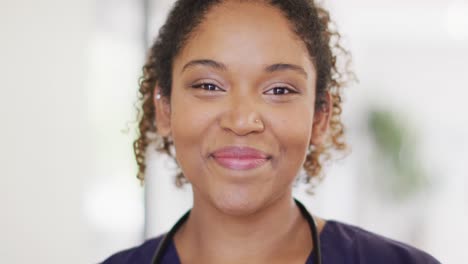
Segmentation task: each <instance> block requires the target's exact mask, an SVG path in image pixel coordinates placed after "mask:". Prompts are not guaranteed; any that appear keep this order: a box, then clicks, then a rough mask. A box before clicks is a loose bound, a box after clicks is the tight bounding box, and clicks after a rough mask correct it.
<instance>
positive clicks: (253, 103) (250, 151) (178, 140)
mask: <svg viewBox="0 0 468 264" xmlns="http://www.w3.org/2000/svg"><path fill="white" fill-rule="evenodd" d="M172 76H173V83H172V96H171V101H170V107H168V106H167V105H166V106H165V105H164V104H165V103H164V100H155V101H156V107H157V109H156V111H157V113H158V114H157V115H158V116H157V120H158V123H157V125H158V129H159V131H166V132H165V133H166V134H170V135H171V136H172V138H173V140H174V144H175V148H176V157H177V161H178V163H179V165H180V166H181V168H182V171H183V173H184V174H185V176H186V177H187V178H188V180H189V181H190V182H191V183H192V186H193V191H194V195H195V196H194V197H195V205H197V203H208V204H209V205H211V206H215V207H216V208H217V209H219V210H221V211H223V212H225V213H228V214H232V215H240V214H248V213H252V212H255V211H256V210H258V209H260V208H262V207H265V206H267V205H268V204H270V203H272V202H273V201H275V200H277V199H279V198H281V197H284V198H286V197H287V198H288V199H289V198H290V193H291V186H292V183H293V181H294V179H295V177H296V175H297V174H298V172H299V170H300V168H301V166H302V164H303V162H304V159H305V156H306V151H307V148H308V146H309V144H310V143H311V142H313V140H314V138H318V137H320V135H318V134H319V133H320V132H319V131H323V129H322V128H323V127H324V126H326V122H323V120H324V119H325V118H326V117H323V116H326V115H325V114H320V115H317V116H315V118H314V101H315V81H316V74H315V69H314V66H313V64H312V63H311V61H310V58H309V54H308V52H307V50H306V47H305V45H304V43H303V42H302V41H301V40H300V39H299V38H298V37H296V35H295V34H294V33H293V31H292V30H291V27H290V24H289V23H288V21H287V19H286V18H284V17H283V15H282V14H281V13H280V11H279V10H277V9H275V8H273V7H270V6H266V5H263V4H255V3H247V2H243V3H240V2H238V1H227V2H225V3H223V4H221V5H219V6H216V7H214V8H213V9H211V10H210V12H209V13H208V14H207V16H206V17H205V19H204V21H203V22H202V23H201V24H200V25H199V26H198V27H197V29H196V31H195V32H194V34H192V35H191V38H190V39H189V40H188V42H187V44H186V46H185V47H184V48H183V50H182V51H181V52H180V54H179V55H178V56H177V57H176V59H175V61H174V67H173V71H172ZM169 108H170V109H169ZM314 121H315V122H314ZM314 123H315V124H316V125H317V126H320V127H319V128H316V127H314ZM313 127H314V128H313ZM313 131H314V132H313Z"/></svg>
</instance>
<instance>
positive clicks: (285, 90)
mask: <svg viewBox="0 0 468 264" xmlns="http://www.w3.org/2000/svg"><path fill="white" fill-rule="evenodd" d="M208 87H210V88H208ZM192 88H194V89H202V90H206V91H207V92H216V91H225V90H223V89H221V88H219V86H218V85H216V84H212V83H200V84H194V85H192ZM207 88H208V89H207ZM212 88H214V89H212ZM278 89H281V90H282V91H283V93H279V94H275V93H274V92H273V94H272V95H288V94H297V93H298V92H297V91H295V90H294V89H292V88H289V87H286V86H277V87H273V88H271V89H269V90H268V91H266V92H269V91H275V90H276V91H277V90H278ZM267 94H270V93H267Z"/></svg>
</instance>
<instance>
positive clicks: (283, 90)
mask: <svg viewBox="0 0 468 264" xmlns="http://www.w3.org/2000/svg"><path fill="white" fill-rule="evenodd" d="M293 93H297V92H296V91H294V90H293V89H291V88H288V87H275V88H272V89H270V90H268V91H267V92H266V94H272V95H286V94H293Z"/></svg>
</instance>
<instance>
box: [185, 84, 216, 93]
mask: <svg viewBox="0 0 468 264" xmlns="http://www.w3.org/2000/svg"><path fill="white" fill-rule="evenodd" d="M192 88H195V89H202V90H206V91H210V92H214V91H224V90H223V89H221V88H219V86H217V85H216V84H212V83H199V84H194V85H192Z"/></svg>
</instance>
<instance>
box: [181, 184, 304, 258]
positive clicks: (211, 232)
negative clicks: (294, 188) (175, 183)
mask: <svg viewBox="0 0 468 264" xmlns="http://www.w3.org/2000/svg"><path fill="white" fill-rule="evenodd" d="M195 198H196V197H195ZM194 201H200V199H194ZM309 230H310V229H309V226H308V224H307V221H306V220H305V219H304V218H303V217H302V215H301V213H300V211H299V209H298V208H297V206H296V204H295V202H294V200H293V199H292V196H291V194H290V193H289V194H288V195H285V196H284V197H281V198H279V199H277V200H275V201H274V202H272V203H271V204H269V205H268V206H266V207H265V208H262V209H261V210H259V211H257V212H254V213H251V214H248V215H240V216H239V215H235V216H233V215H228V214H225V213H223V212H221V211H220V210H218V209H217V208H215V207H214V206H210V204H209V203H202V202H198V203H197V202H195V203H194V207H193V209H192V211H191V213H190V217H189V219H188V220H187V223H186V224H185V225H184V226H183V227H182V228H181V229H180V231H179V232H178V233H177V234H176V235H175V237H174V240H175V244H176V247H177V250H178V252H179V256H180V257H181V261H182V263H228V262H227V260H229V262H232V263H276V262H279V263H292V262H291V260H292V259H295V258H299V259H300V260H301V261H302V263H303V262H304V261H305V259H307V256H308V255H309V253H310V250H311V249H312V239H311V237H310V231H309ZM181 253H182V254H181ZM285 260H286V261H285ZM301 261H299V262H301Z"/></svg>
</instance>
